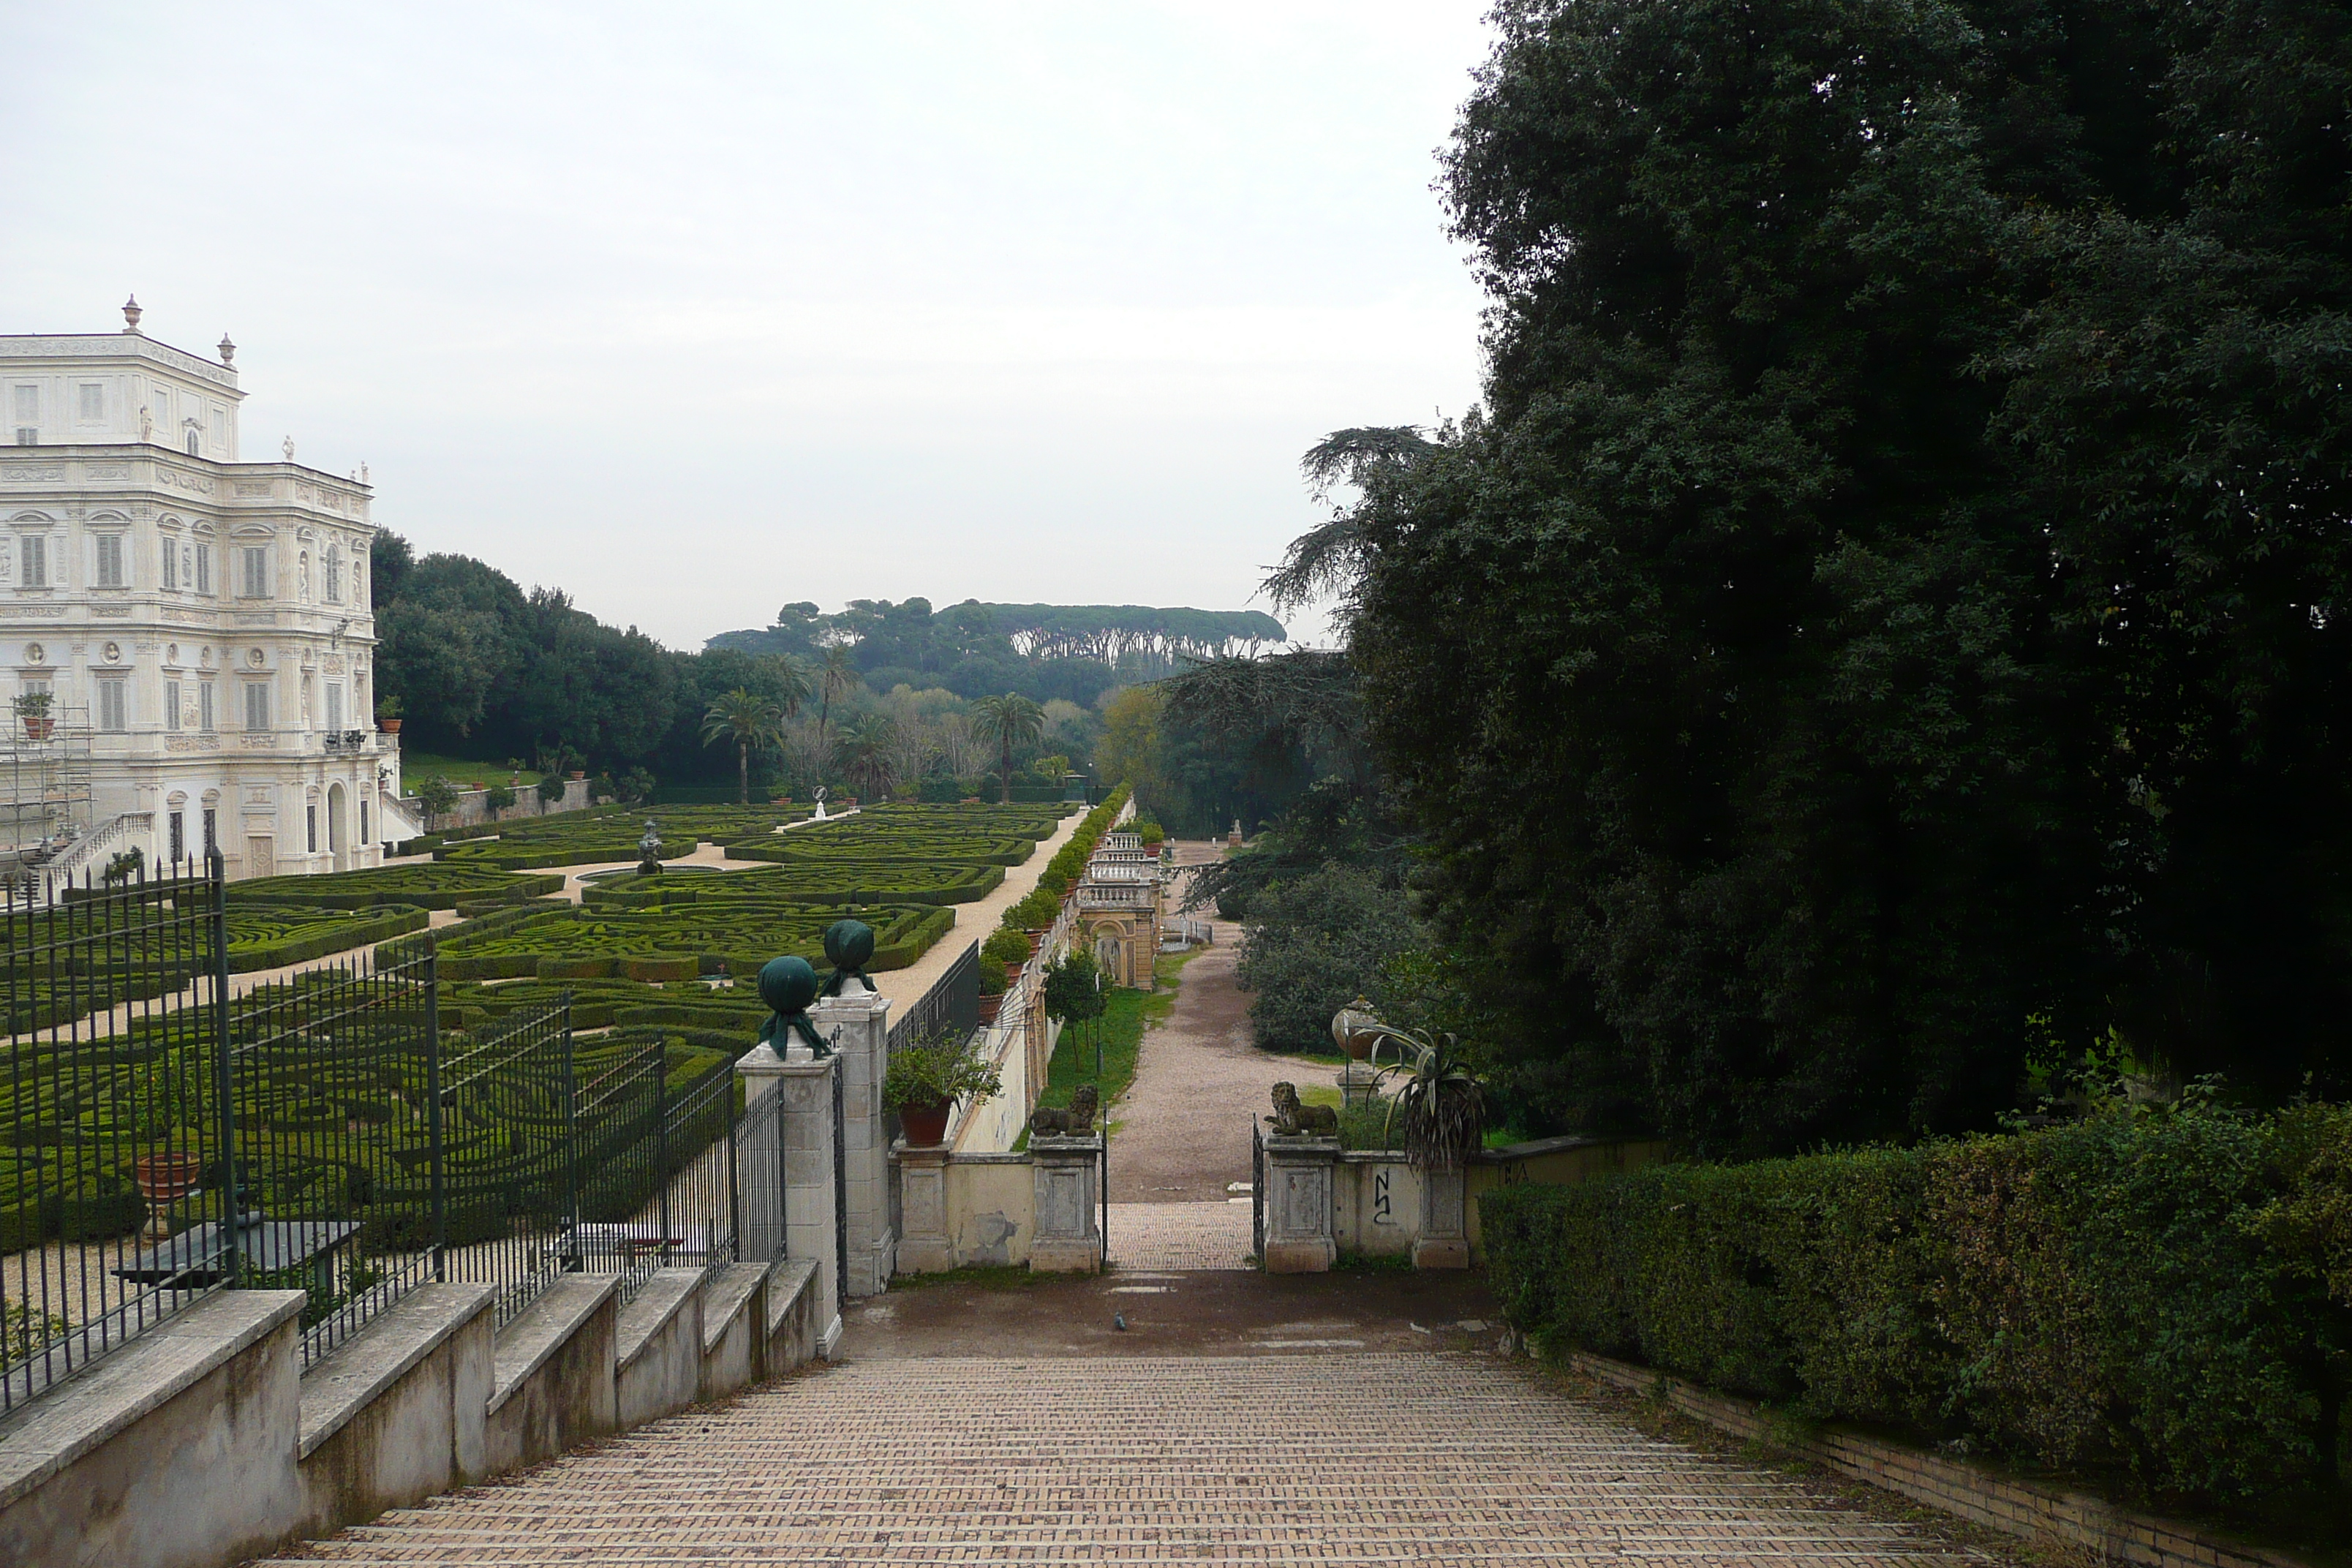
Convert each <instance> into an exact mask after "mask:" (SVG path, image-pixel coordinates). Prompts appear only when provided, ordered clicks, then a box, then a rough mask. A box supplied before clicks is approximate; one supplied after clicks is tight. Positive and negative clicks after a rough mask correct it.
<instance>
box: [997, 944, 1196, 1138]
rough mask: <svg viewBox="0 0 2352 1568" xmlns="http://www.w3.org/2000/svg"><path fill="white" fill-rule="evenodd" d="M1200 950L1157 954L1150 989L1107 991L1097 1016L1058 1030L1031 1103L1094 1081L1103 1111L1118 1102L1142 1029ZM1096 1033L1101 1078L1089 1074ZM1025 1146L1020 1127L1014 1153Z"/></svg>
mask: <svg viewBox="0 0 2352 1568" xmlns="http://www.w3.org/2000/svg"><path fill="white" fill-rule="evenodd" d="M1202 951H1203V950H1202V949H1200V948H1197V947H1196V948H1191V949H1188V950H1186V951H1185V952H1171V953H1163V954H1161V955H1160V961H1159V963H1158V964H1157V965H1156V966H1155V967H1154V969H1153V972H1152V973H1153V974H1154V975H1155V977H1156V978H1157V979H1158V980H1159V982H1160V988H1159V989H1158V990H1156V991H1130V990H1128V989H1127V988H1125V987H1124V986H1122V987H1120V988H1118V989H1117V990H1114V991H1112V992H1111V993H1110V1005H1109V1006H1108V1008H1106V1009H1105V1010H1104V1013H1103V1016H1101V1017H1099V1018H1097V1019H1096V1020H1094V1022H1092V1023H1090V1024H1073V1025H1070V1026H1067V1027H1066V1028H1065V1029H1063V1031H1062V1037H1061V1039H1060V1040H1059V1041H1057V1042H1056V1043H1055V1047H1054V1059H1053V1061H1052V1062H1050V1063H1049V1064H1047V1066H1046V1068H1045V1089H1044V1090H1043V1091H1042V1092H1040V1093H1039V1095H1038V1096H1037V1103H1038V1104H1040V1105H1045V1106H1052V1107H1054V1108H1055V1109H1056V1110H1058V1109H1060V1108H1061V1107H1063V1106H1066V1105H1067V1104H1069V1103H1070V1097H1071V1096H1072V1095H1073V1094H1076V1092H1077V1089H1078V1085H1080V1084H1082V1083H1094V1084H1096V1085H1097V1088H1098V1089H1099V1090H1100V1092H1101V1094H1102V1102H1103V1105H1104V1108H1105V1109H1108V1108H1109V1107H1110V1106H1112V1105H1113V1104H1116V1103H1117V1102H1118V1097H1119V1096H1120V1095H1122V1094H1125V1093H1126V1092H1127V1086H1128V1085H1129V1084H1131V1083H1133V1082H1134V1081H1135V1058H1136V1053H1137V1052H1138V1051H1139V1050H1141V1049H1142V1048H1143V1031H1144V1030H1145V1029H1147V1028H1149V1027H1150V1026H1152V1025H1154V1024H1157V1023H1159V1022H1160V1020H1161V1019H1162V1018H1165V1017H1166V1016H1168V1009H1169V1008H1171V1007H1173V1006H1174V1005H1176V987H1177V985H1178V984H1179V983H1180V980H1181V976H1182V973H1183V970H1184V965H1185V964H1187V963H1190V962H1192V957H1193V955H1194V954H1195V953H1198V952H1202ZM1097 1030H1100V1031H1101V1033H1102V1077H1101V1079H1096V1077H1095V1032H1096V1031H1097ZM1028 1146H1029V1134H1028V1133H1027V1132H1026V1131H1024V1132H1023V1133H1022V1134H1021V1141H1020V1142H1017V1143H1015V1144H1013V1149H1014V1150H1015V1151H1016V1152H1017V1151H1019V1150H1022V1149H1026V1148H1027V1147H1028Z"/></svg>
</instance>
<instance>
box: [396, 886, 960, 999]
mask: <svg viewBox="0 0 2352 1568" xmlns="http://www.w3.org/2000/svg"><path fill="white" fill-rule="evenodd" d="M843 913H844V911H843V910H840V909H837V908H828V907H824V906H821V905H814V904H791V903H781V902H777V903H770V902H762V901H759V900H748V899H745V900H730V901H727V902H724V903H718V904H707V905H688V906H686V907H684V908H680V909H660V910H608V909H603V908H588V907H581V908H572V907H568V906H567V907H559V908H557V909H553V910H548V911H546V912H544V913H541V912H533V913H531V914H530V915H529V916H528V917H527V918H526V919H524V920H521V921H517V922H515V923H512V924H509V925H500V926H496V927H491V926H489V925H488V921H477V922H474V926H475V929H469V930H466V931H457V932H454V933H443V934H442V936H441V938H440V942H439V948H440V954H441V967H440V973H441V974H442V976H443V977H444V978H446V979H449V980H490V979H498V978H502V977H505V976H509V975H516V976H521V975H531V976H536V977H538V978H539V979H541V980H587V979H603V978H606V977H612V978H619V979H627V980H647V981H655V980H657V981H665V982H667V981H676V980H692V979H694V978H696V977H697V976H698V975H701V974H709V973H718V972H719V970H720V969H722V968H723V969H725V970H727V971H729V972H730V973H736V974H751V973H757V972H758V970H759V968H760V966H761V964H763V963H766V962H767V961H768V960H769V959H771V958H773V957H775V956H777V955H778V954H779V953H796V954H798V955H799V956H801V957H803V958H806V959H808V960H809V961H810V962H812V963H815V962H818V961H819V960H821V959H822V958H823V956H824V931H825V928H826V927H827V926H830V925H831V924H833V922H834V921H837V920H839V919H841V918H842V915H843ZM493 918H494V919H495V918H496V917H493ZM858 918H859V919H861V920H863V921H866V922H867V923H868V924H870V925H871V926H873V927H874V939H875V945H874V957H873V960H872V962H871V963H868V964H867V965H866V967H867V968H868V969H870V970H884V969H903V968H905V967H906V966H907V965H908V964H910V963H914V962H915V961H916V960H917V959H919V958H920V957H921V956H922V955H923V953H924V952H926V951H927V950H928V949H929V947H930V945H931V944H932V943H933V942H937V941H938V940H939V939H940V937H942V936H944V935H946V934H947V931H948V930H949V928H950V927H951V926H952V925H953V924H954V923H955V911H954V910H950V909H946V908H942V907H940V906H937V905H929V904H914V905H875V906H864V905H861V906H860V907H859V910H858Z"/></svg>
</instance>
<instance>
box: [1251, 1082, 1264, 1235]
mask: <svg viewBox="0 0 2352 1568" xmlns="http://www.w3.org/2000/svg"><path fill="white" fill-rule="evenodd" d="M1250 1258H1251V1259H1252V1260H1253V1261H1254V1262H1255V1263H1256V1264H1257V1266H1258V1267H1259V1268H1265V1129H1264V1128H1262V1127H1260V1126H1259V1125H1258V1124H1257V1118H1256V1117H1255V1116H1253V1117H1251V1118H1250Z"/></svg>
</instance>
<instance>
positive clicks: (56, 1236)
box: [0, 863, 228, 1411]
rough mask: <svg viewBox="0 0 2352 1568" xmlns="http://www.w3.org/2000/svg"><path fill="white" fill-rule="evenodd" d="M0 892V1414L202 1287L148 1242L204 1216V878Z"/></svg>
mask: <svg viewBox="0 0 2352 1568" xmlns="http://www.w3.org/2000/svg"><path fill="white" fill-rule="evenodd" d="M161 873H162V874H160V875H157V876H152V877H145V876H141V877H135V878H134V879H132V880H131V881H130V882H128V883H125V884H119V885H110V884H107V883H105V882H103V881H100V880H99V879H95V878H93V877H91V876H88V875H85V876H84V877H83V878H82V879H80V880H79V882H73V881H68V880H62V879H50V878H47V877H43V876H38V875H35V876H31V877H21V878H16V879H11V880H9V881H8V882H6V883H5V885H0V1029H5V1033H6V1036H7V1063H6V1069H5V1101H0V1127H5V1130H6V1133H7V1137H6V1141H5V1145H0V1411H5V1410H7V1409H10V1408H12V1407H14V1406H15V1405H16V1404H18V1403H19V1402H21V1401H22V1400H24V1399H25V1398H26V1397H27V1396H29V1395H30V1394H34V1393H37V1392H38V1391H39V1390H40V1389H42V1388H44V1387H47V1385H48V1384H50V1383H53V1382H55V1381H56V1380H57V1379H58V1378H60V1377H63V1376H65V1375H66V1374H67V1373H70V1372H73V1371H75V1370H76V1369H78V1368H79V1367H80V1366H82V1365H83V1364H84V1363H87V1362H89V1361H90V1360H91V1359H93V1358H94V1357H96V1356H99V1355H101V1354H103V1353H104V1352H107V1351H109V1350H110V1349H112V1348H113V1347H115V1346H116V1345H119V1344H121V1342H124V1341H125V1340H127V1339H130V1338H131V1337H133V1336H134V1335H137V1334H139V1333H142V1332H143V1331H146V1330H148V1329H150V1328H152V1327H154V1326H155V1324H157V1323H158V1322H161V1321H163V1320H164V1319H165V1318H168V1317H170V1316H171V1315H172V1314H173V1312H176V1311H178V1310H182V1309H183V1308H184V1307H186V1306H188V1305H189V1304H190V1303H191V1302H193V1301H194V1300H196V1299H197V1298H199V1297H200V1296H202V1295H203V1294H204V1293H205V1291H206V1290H209V1289H213V1288H215V1286H217V1285H218V1284H220V1283H222V1280H221V1279H220V1278H219V1277H217V1276H214V1277H205V1276H198V1275H193V1274H190V1275H183V1276H174V1277H173V1278H171V1279H165V1280H158V1279H154V1278H153V1277H152V1268H150V1267H149V1265H150V1264H151V1262H152V1259H151V1258H149V1256H148V1255H149V1254H150V1253H151V1252H152V1248H153V1247H155V1246H156V1245H157V1244H158V1243H163V1242H166V1241H167V1240H168V1238H169V1237H172V1236H173V1235H175V1234H181V1233H184V1232H186V1231H188V1230H190V1229H192V1228H194V1227H196V1226H202V1225H204V1224H205V1223H207V1222H210V1221H214V1220H217V1219H218V1218H219V1217H220V1213H221V1201H222V1192H223V1189H224V1183H223V1181H222V1172H223V1171H224V1169H225V1168H226V1161H225V1159H224V1151H225V1150H226V1148H227V1147H228V1139H227V1135H226V1129H227V1121H226V1115H225V1102H224V1100H223V1099H222V1097H221V1093H220V1076H219V1066H220V1062H219V1054H218V1052H217V1051H216V1050H215V1048H214V1047H213V1042H214V1041H215V1040H216V1039H217V1038H218V1037H219V1033H218V1026H219V1017H220V1012H221V1007H222V1004H223V1003H224V1002H225V1000H226V989H225V986H224V983H223V977H224V975H225V974H226V967H227V956H226V946H225V943H224V940H223V934H222V931H223V924H222V919H221V906H220V899H221V893H220V884H219V878H218V875H217V869H216V868H215V869H214V870H213V871H211V872H209V873H208V872H207V871H206V869H205V868H203V867H200V866H196V865H193V864H188V863H183V864H180V865H176V866H170V867H165V868H161Z"/></svg>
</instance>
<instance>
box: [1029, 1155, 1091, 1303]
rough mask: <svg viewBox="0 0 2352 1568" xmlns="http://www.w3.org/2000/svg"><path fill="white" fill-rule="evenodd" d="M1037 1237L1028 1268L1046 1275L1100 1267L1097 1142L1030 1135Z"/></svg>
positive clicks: (1031, 1243) (1084, 1272) (1085, 1270)
mask: <svg viewBox="0 0 2352 1568" xmlns="http://www.w3.org/2000/svg"><path fill="white" fill-rule="evenodd" d="M1029 1159H1030V1163H1031V1165H1032V1167H1033V1169H1034V1171H1035V1173H1036V1174H1035V1182H1036V1186H1035V1189H1034V1191H1035V1195H1036V1205H1037V1222H1036V1223H1037V1233H1036V1235H1035V1236H1034V1237H1032V1238H1031V1240H1030V1243H1029V1267H1030V1268H1033V1269H1034V1270H1036V1271H1038V1272H1040V1273H1046V1274H1092V1273H1095V1272H1096V1271H1097V1270H1098V1269H1100V1268H1102V1260H1103V1237H1102V1226H1101V1225H1100V1224H1099V1223H1098V1220H1097V1215H1098V1213H1099V1210H1100V1205H1101V1203H1102V1188H1101V1186H1100V1180H1101V1173H1102V1140H1101V1139H1100V1138H1099V1137H1087V1138H1056V1137H1051V1136H1048V1137H1044V1138H1037V1137H1032V1138H1031V1139H1030V1140H1029Z"/></svg>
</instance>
